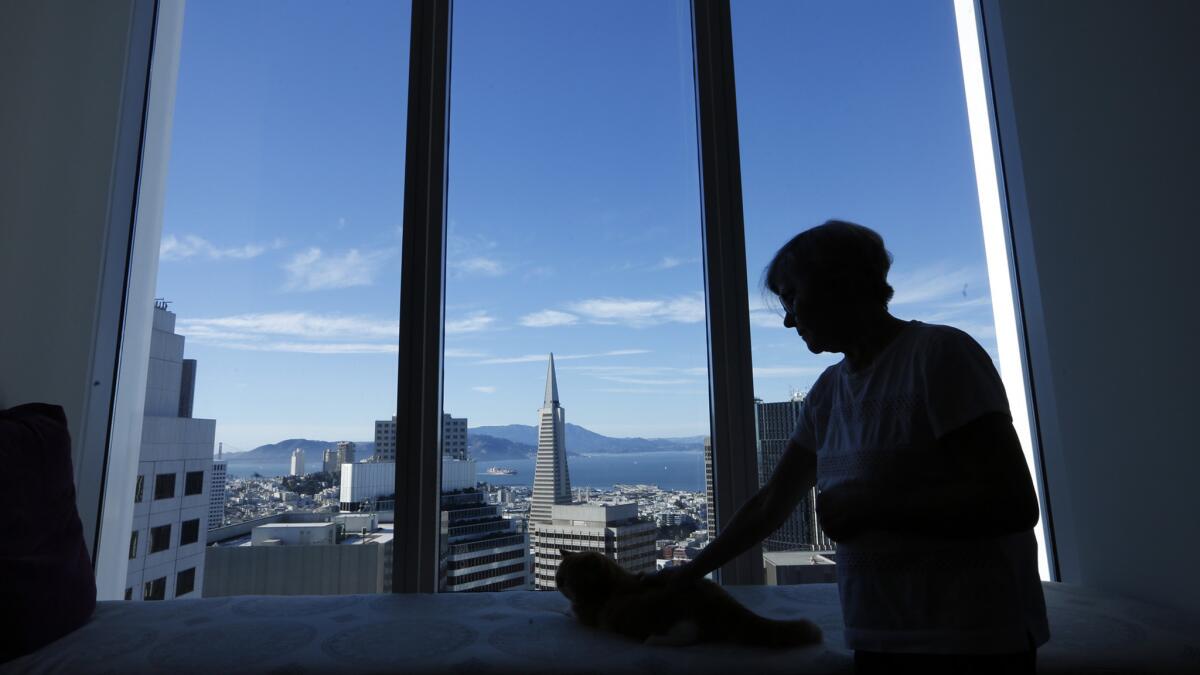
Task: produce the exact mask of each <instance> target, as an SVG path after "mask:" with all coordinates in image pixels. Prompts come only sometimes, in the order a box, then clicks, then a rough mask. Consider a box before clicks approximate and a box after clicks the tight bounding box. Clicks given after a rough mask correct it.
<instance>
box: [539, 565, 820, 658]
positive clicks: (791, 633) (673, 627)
mask: <svg viewBox="0 0 1200 675" xmlns="http://www.w3.org/2000/svg"><path fill="white" fill-rule="evenodd" d="M559 553H560V554H561V555H562V564H560V565H559V566H558V573H557V574H556V575H555V578H554V580H555V583H556V584H557V585H558V590H559V591H560V592H562V594H563V595H565V596H566V597H567V599H568V600H570V601H571V609H572V610H574V612H575V616H576V617H578V618H579V621H580V622H582V623H583V624H584V625H585V626H592V627H595V628H600V629H601V630H606V631H611V632H614V633H620V634H621V635H625V636H628V637H631V638H634V639H637V640H641V641H642V642H645V643H646V644H659V645H687V644H693V643H696V642H737V643H740V644H745V645H756V646H762V647H801V646H804V645H811V644H816V643H818V642H820V641H821V629H820V628H818V627H817V625H816V624H814V623H813V622H811V621H806V620H803V619H801V620H798V621H779V620H775V619H767V618H764V617H761V616H759V615H757V614H755V613H754V612H751V611H750V610H748V609H746V608H745V607H743V606H742V605H741V604H740V603H739V602H738V601H737V600H734V599H733V596H731V595H729V593H727V592H725V590H724V589H723V588H721V587H720V586H718V585H717V584H715V583H713V582H711V581H709V580H708V579H701V580H699V581H698V582H696V583H693V584H687V585H685V586H682V587H678V588H676V587H673V586H668V585H666V584H664V583H661V582H656V581H655V580H654V579H653V577H643V576H642V575H640V574H631V573H629V572H627V571H625V570H624V569H621V567H620V566H619V565H617V563H615V562H614V561H612V560H610V559H608V558H606V557H604V556H603V555H601V554H600V553H596V552H586V553H572V552H570V551H560V552H559Z"/></svg>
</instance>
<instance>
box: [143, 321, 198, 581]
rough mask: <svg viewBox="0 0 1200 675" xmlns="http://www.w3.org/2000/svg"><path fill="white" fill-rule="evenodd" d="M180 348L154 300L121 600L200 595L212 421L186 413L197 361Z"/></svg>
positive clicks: (172, 325)
mask: <svg viewBox="0 0 1200 675" xmlns="http://www.w3.org/2000/svg"><path fill="white" fill-rule="evenodd" d="M183 349H184V338H183V336H182V335H177V334H176V333H175V314H174V313H173V312H171V311H169V310H168V309H167V303H166V302H161V301H160V302H155V305H154V323H153V328H152V331H151V334H150V366H149V370H148V371H147V377H146V402H145V408H144V416H143V418H142V439H141V446H140V448H139V451H138V475H137V482H136V484H135V486H134V493H133V501H134V505H133V529H132V532H131V534H130V540H129V564H128V567H127V568H126V570H127V571H126V582H125V598H126V599H127V600H164V599H168V598H178V597H200V590H201V585H202V584H203V580H204V547H205V544H206V542H207V535H208V519H209V511H210V508H211V501H210V498H211V493H210V492H209V490H210V489H211V488H210V485H211V476H212V466H213V439H214V436H215V434H216V427H217V423H216V420H210V419H195V418H193V417H191V416H190V413H191V411H192V398H193V396H192V394H193V391H194V385H195V381H196V379H195V377H196V366H195V361H191V360H188V361H187V362H188V363H190V365H185V359H184V358H183ZM181 411H182V412H187V413H188V415H187V416H183V415H181V414H180V412H181Z"/></svg>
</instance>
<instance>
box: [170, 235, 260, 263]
mask: <svg viewBox="0 0 1200 675" xmlns="http://www.w3.org/2000/svg"><path fill="white" fill-rule="evenodd" d="M280 243H281V242H278V241H276V242H275V244H273V246H274V247H275V248H278V246H279V245H280ZM266 250H267V246H265V245H262V244H246V245H244V246H234V247H230V248H219V247H217V246H215V245H213V244H212V243H210V242H209V241H208V240H206V239H203V238H201V237H197V236H196V235H194V234H186V235H184V236H183V237H182V238H181V237H176V236H175V235H173V234H170V235H167V236H166V238H164V239H163V240H162V243H161V244H160V245H159V247H158V257H159V260H186V259H187V258H193V257H201V258H207V259H209V260H223V259H231V260H248V259H250V258H256V257H258V256H260V255H262V254H263V253H264V252H266Z"/></svg>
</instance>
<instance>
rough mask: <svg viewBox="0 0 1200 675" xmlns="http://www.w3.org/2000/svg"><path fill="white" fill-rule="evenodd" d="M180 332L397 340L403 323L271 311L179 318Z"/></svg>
mask: <svg viewBox="0 0 1200 675" xmlns="http://www.w3.org/2000/svg"><path fill="white" fill-rule="evenodd" d="M179 327H180V332H181V333H183V334H184V335H187V336H188V337H193V338H213V337H221V338H231V337H235V336H236V337H237V338H240V339H246V338H262V337H266V336H280V337H289V338H303V339H309V340H320V339H331V338H341V339H346V338H348V337H353V338H377V339H387V338H391V339H398V338H399V335H400V323H399V321H396V320H390V321H389V320H386V319H376V318H372V317H365V316H350V315H342V314H314V313H311V312H268V313H263V314H235V315H233V316H223V317H216V318H211V319H191V318H189V319H180V320H179Z"/></svg>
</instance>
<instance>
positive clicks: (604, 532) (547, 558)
mask: <svg viewBox="0 0 1200 675" xmlns="http://www.w3.org/2000/svg"><path fill="white" fill-rule="evenodd" d="M657 532H658V526H657V525H655V524H654V523H651V522H645V521H642V520H641V519H640V518H639V517H638V507H637V504H617V505H615V506H614V505H607V504H567V505H563V504H555V505H553V506H551V517H550V520H549V522H543V523H540V524H538V525H537V528H536V529H535V530H533V532H532V535H531V538H532V542H533V558H534V585H535V587H536V588H537V589H538V590H552V589H554V588H556V586H555V584H554V574H555V572H556V571H557V570H558V564H559V562H560V561H561V560H562V556H561V554H560V553H559V550H560V549H565V550H568V551H572V552H580V551H596V552H599V553H603V554H604V555H605V556H606V557H608V558H611V559H613V560H615V561H616V562H617V564H618V565H620V566H621V567H622V568H624V569H626V570H628V571H630V572H633V573H634V574H636V573H638V572H653V571H654V560H655V558H656V557H657V555H658V552H657V550H655V548H654V536H655V534H656V533H657Z"/></svg>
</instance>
